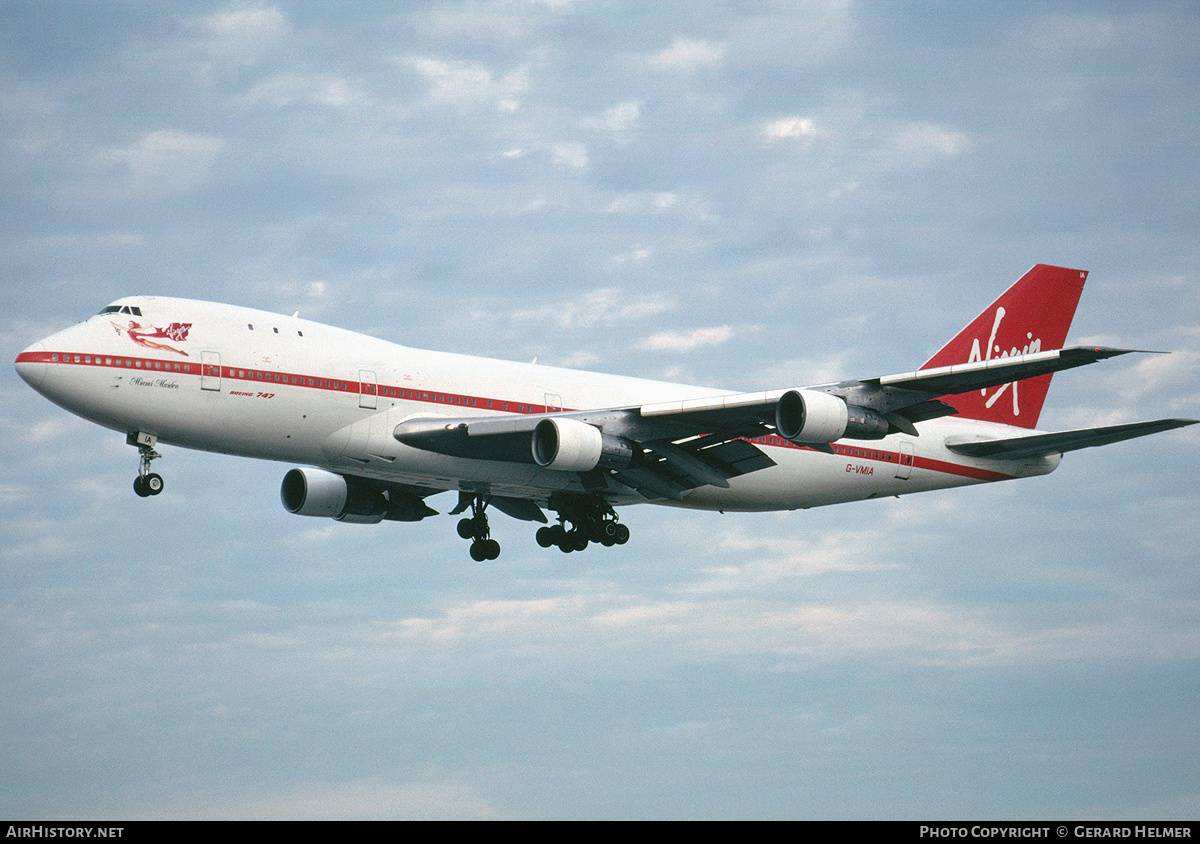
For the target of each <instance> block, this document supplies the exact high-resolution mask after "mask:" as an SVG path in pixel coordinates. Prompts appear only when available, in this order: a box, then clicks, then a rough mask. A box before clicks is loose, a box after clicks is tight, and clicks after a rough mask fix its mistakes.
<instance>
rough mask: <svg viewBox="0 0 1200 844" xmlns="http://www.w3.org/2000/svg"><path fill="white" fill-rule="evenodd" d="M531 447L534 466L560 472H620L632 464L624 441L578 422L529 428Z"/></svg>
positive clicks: (549, 421)
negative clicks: (602, 469) (600, 469)
mask: <svg viewBox="0 0 1200 844" xmlns="http://www.w3.org/2000/svg"><path fill="white" fill-rule="evenodd" d="M531 445H532V448H533V460H534V462H535V463H537V464H538V465H539V466H542V467H544V468H546V469H557V470H558V471H560V472H590V471H591V470H592V469H595V468H596V467H597V466H602V467H604V468H605V469H624V468H625V467H627V466H628V465H629V464H630V463H632V462H633V446H632V445H631V444H630V443H629V442H628V441H627V440H624V439H622V438H621V437H614V436H612V435H611V434H605V433H603V432H602V431H601V430H600V429H599V428H597V427H596V426H594V425H589V424H587V423H586V422H580V421H579V420H578V419H560V418H555V417H551V418H548V419H543V420H542V421H541V422H539V423H537V426H536V427H535V428H534V429H533V438H532V444H531Z"/></svg>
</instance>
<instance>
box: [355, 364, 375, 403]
mask: <svg viewBox="0 0 1200 844" xmlns="http://www.w3.org/2000/svg"><path fill="white" fill-rule="evenodd" d="M378 393H379V380H378V379H377V378H376V377H375V373H374V372H372V371H371V370H369V369H360V370H358V406H359V407H365V408H367V409H368V410H375V409H376V408H377V407H378V406H379V400H378V398H377V396H378Z"/></svg>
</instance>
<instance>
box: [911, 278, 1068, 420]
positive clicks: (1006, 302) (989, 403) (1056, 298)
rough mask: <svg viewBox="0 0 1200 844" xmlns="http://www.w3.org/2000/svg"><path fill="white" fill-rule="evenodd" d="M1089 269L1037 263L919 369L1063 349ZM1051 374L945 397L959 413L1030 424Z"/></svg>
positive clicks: (1042, 399) (986, 418)
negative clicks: (1085, 270)
mask: <svg viewBox="0 0 1200 844" xmlns="http://www.w3.org/2000/svg"><path fill="white" fill-rule="evenodd" d="M1086 280H1087V273H1086V272H1084V271H1083V270H1071V269H1067V268H1065V267H1051V266H1047V265H1046V264H1038V265H1037V266H1036V267H1034V268H1033V269H1031V270H1030V271H1029V272H1027V273H1025V275H1023V276H1021V278H1020V279H1019V280H1018V281H1017V283H1016V284H1014V285H1013V286H1012V287H1010V288H1008V290H1006V291H1005V292H1004V294H1003V295H1002V296H1001V297H1000V298H999V299H997V300H996V301H995V302H993V303H992V304H991V305H989V306H988V308H987V309H986V310H984V312H983V313H981V314H980V315H979V316H977V317H975V319H974V321H973V322H972V323H971V324H970V325H968V326H967V327H966V328H964V329H963V330H962V331H960V332H959V333H958V336H956V337H955V338H954V339H953V340H951V341H950V342H949V343H947V344H946V345H945V347H943V348H942V350H941V351H940V352H938V353H937V354H936V355H934V356H933V357H931V358H930V359H929V360H928V361H926V363H925V365H924V366H922V367H921V368H922V369H929V368H931V367H935V366H951V365H953V364H957V363H970V362H972V361H977V360H991V359H992V358H1001V357H1011V356H1012V355H1020V354H1026V353H1028V352H1039V351H1049V350H1051V349H1061V348H1062V345H1063V343H1064V342H1065V341H1066V339H1067V331H1068V329H1070V327H1071V318H1072V317H1073V316H1075V306H1076V305H1078V304H1079V294H1080V293H1082V292H1083V283H1084V282H1085V281H1086ZM1049 389H1050V376H1049V375H1042V376H1039V377H1037V378H1028V379H1026V380H1024V381H1018V382H1016V383H1012V384H1002V385H1000V386H999V387H989V388H988V389H986V390H980V391H978V392H974V391H972V392H970V393H963V394H961V395H957V396H946V397H944V398H943V399H942V400H943V401H945V402H947V403H948V404H951V405H953V406H954V407H955V408H957V409H958V415H959V416H965V417H967V418H968V419H983V420H987V421H989V422H1002V423H1004V424H1006V425H1020V426H1021V427H1023V428H1033V427H1035V426H1036V425H1037V420H1038V416H1039V415H1040V414H1041V412H1042V403H1043V402H1045V400H1046V393H1047V391H1049Z"/></svg>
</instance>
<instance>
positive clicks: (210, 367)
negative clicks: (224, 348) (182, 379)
mask: <svg viewBox="0 0 1200 844" xmlns="http://www.w3.org/2000/svg"><path fill="white" fill-rule="evenodd" d="M200 389H201V390H215V391H217V392H220V391H221V356H220V354H218V353H217V352H201V353H200Z"/></svg>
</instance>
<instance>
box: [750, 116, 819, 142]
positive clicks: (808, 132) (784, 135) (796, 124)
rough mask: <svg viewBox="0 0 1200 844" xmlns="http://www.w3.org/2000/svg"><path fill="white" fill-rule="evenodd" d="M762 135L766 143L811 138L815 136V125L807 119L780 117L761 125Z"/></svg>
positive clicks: (810, 119)
mask: <svg viewBox="0 0 1200 844" xmlns="http://www.w3.org/2000/svg"><path fill="white" fill-rule="evenodd" d="M762 133H763V136H764V137H765V138H766V139H767V140H768V141H783V140H794V139H796V138H811V137H812V136H813V135H815V134H817V124H816V123H815V122H814V121H813V120H812V118H809V117H781V118H779V119H778V120H771V121H769V122H767V123H765V124H763V127H762Z"/></svg>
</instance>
